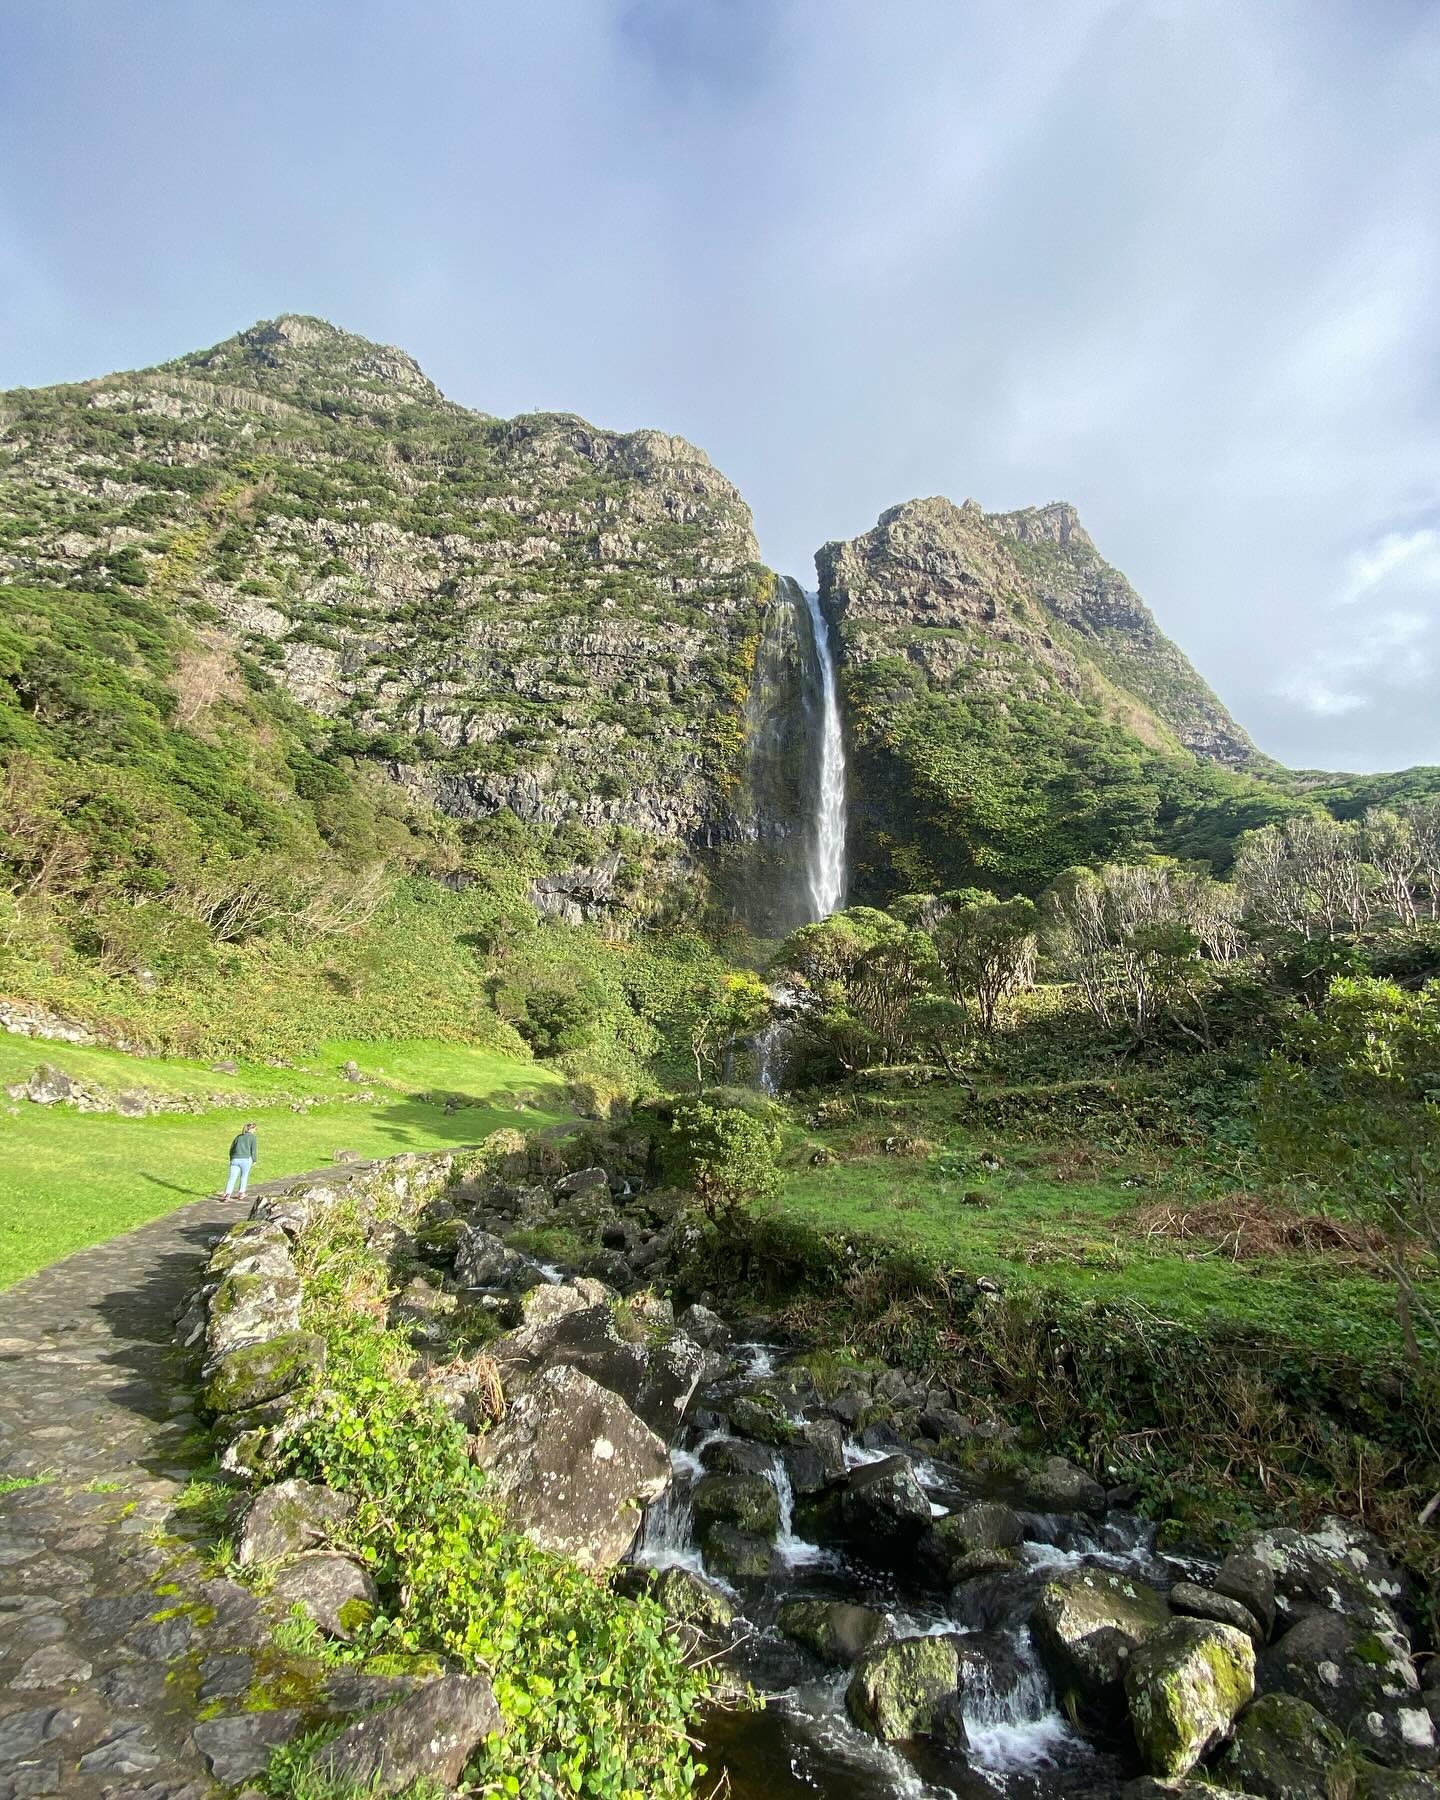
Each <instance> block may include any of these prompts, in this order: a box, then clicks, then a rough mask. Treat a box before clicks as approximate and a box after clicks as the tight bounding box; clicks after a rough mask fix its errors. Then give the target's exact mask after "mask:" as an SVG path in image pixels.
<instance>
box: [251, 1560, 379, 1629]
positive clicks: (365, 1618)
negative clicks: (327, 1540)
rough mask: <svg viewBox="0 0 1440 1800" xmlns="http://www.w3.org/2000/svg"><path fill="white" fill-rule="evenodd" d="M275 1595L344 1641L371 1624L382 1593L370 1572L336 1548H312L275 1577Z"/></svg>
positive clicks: (273, 1587) (287, 1606) (273, 1590)
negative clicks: (335, 1549)
mask: <svg viewBox="0 0 1440 1800" xmlns="http://www.w3.org/2000/svg"><path fill="white" fill-rule="evenodd" d="M270 1592H271V1594H272V1596H273V1597H274V1598H275V1599H276V1600H278V1601H279V1602H280V1604H281V1605H282V1606H284V1607H286V1608H287V1609H292V1610H293V1609H294V1608H296V1607H298V1608H299V1610H300V1611H301V1612H303V1613H304V1615H305V1616H306V1618H307V1619H311V1620H313V1621H314V1623H315V1624H316V1625H317V1626H318V1627H319V1629H320V1630H321V1631H322V1632H324V1634H325V1636H326V1637H331V1638H338V1639H339V1640H340V1642H341V1643H349V1641H350V1639H351V1638H352V1637H353V1636H354V1635H355V1633H356V1632H357V1631H358V1630H359V1629H360V1627H361V1626H362V1625H365V1624H368V1623H369V1621H370V1619H371V1618H372V1617H373V1616H374V1613H375V1608H376V1606H377V1605H378V1604H379V1600H380V1595H379V1593H378V1591H377V1589H376V1587H375V1583H374V1582H373V1581H372V1580H371V1579H370V1576H369V1573H368V1572H367V1571H366V1570H365V1569H362V1568H361V1567H360V1565H359V1563H357V1562H352V1561H351V1560H350V1558H349V1557H348V1556H341V1555H340V1554H339V1553H338V1552H336V1551H334V1550H312V1551H310V1552H309V1553H308V1554H306V1555H303V1556H298V1557H296V1559H295V1560H294V1562H291V1563H287V1564H286V1565H285V1567H284V1568H283V1569H281V1571H280V1573H279V1574H278V1575H277V1576H276V1577H275V1581H274V1585H273V1586H272V1587H271V1590H270Z"/></svg>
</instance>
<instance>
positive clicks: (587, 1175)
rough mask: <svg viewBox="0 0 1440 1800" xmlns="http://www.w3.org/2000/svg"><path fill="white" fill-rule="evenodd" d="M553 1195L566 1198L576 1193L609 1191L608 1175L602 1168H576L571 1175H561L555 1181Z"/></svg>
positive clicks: (605, 1192) (560, 1198)
mask: <svg viewBox="0 0 1440 1800" xmlns="http://www.w3.org/2000/svg"><path fill="white" fill-rule="evenodd" d="M554 1192H555V1197H556V1199H558V1200H568V1199H571V1198H572V1197H573V1196H575V1195H577V1194H605V1195H606V1196H608V1195H609V1193H610V1177H609V1176H608V1175H607V1174H606V1173H605V1171H604V1169H599V1168H595V1169H576V1171H575V1172H574V1174H573V1175H562V1176H561V1177H560V1179H559V1181H557V1182H556V1183H555V1189H554Z"/></svg>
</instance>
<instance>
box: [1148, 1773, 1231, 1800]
mask: <svg viewBox="0 0 1440 1800" xmlns="http://www.w3.org/2000/svg"><path fill="white" fill-rule="evenodd" d="M1120 1800H1257V1796H1256V1795H1254V1794H1241V1793H1238V1792H1237V1791H1236V1790H1235V1789H1234V1788H1228V1787H1225V1788H1222V1787H1213V1786H1212V1785H1211V1784H1210V1782H1208V1781H1183V1780H1182V1781H1157V1780H1156V1779H1155V1777H1154V1776H1153V1775H1142V1776H1140V1777H1139V1778H1138V1780H1135V1781H1127V1782H1126V1783H1125V1785H1124V1787H1122V1788H1121V1790H1120Z"/></svg>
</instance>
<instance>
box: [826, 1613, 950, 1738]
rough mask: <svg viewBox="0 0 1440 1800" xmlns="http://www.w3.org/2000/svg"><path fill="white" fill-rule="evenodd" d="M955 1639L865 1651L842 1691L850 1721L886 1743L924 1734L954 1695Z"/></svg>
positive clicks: (922, 1639) (901, 1642)
mask: <svg viewBox="0 0 1440 1800" xmlns="http://www.w3.org/2000/svg"><path fill="white" fill-rule="evenodd" d="M959 1641H960V1640H958V1639H957V1638H955V1637H952V1636H945V1637H913V1638H900V1639H898V1640H896V1642H894V1643H890V1644H879V1645H876V1646H874V1647H873V1648H872V1649H870V1650H867V1651H866V1652H865V1653H864V1655H863V1656H862V1657H861V1659H860V1661H859V1662H858V1663H857V1664H856V1665H855V1672H854V1674H853V1675H852V1676H851V1677H850V1685H849V1686H848V1687H847V1688H846V1690H845V1705H846V1707H847V1708H848V1710H849V1713H850V1717H851V1718H852V1719H853V1720H854V1721H855V1723H856V1724H857V1725H858V1726H859V1727H860V1729H861V1730H862V1731H868V1732H869V1733H870V1734H871V1736H872V1737H878V1738H882V1739H883V1740H884V1741H885V1742H886V1743H895V1742H897V1741H902V1740H904V1739H906V1738H914V1737H922V1736H925V1735H926V1734H927V1733H928V1732H929V1731H930V1730H931V1728H932V1726H933V1725H935V1724H936V1723H937V1721H938V1719H939V1718H940V1716H941V1714H942V1710H943V1709H944V1708H945V1704H946V1702H948V1701H950V1700H951V1699H953V1697H954V1695H955V1693H956V1690H957V1686H958V1683H959V1679H960V1658H959V1655H958V1654H957V1650H956V1645H957V1643H958V1642H959Z"/></svg>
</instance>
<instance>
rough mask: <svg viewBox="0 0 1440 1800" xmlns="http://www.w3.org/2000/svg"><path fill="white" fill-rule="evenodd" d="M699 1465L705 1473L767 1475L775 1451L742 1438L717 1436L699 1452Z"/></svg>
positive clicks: (772, 1462)
mask: <svg viewBox="0 0 1440 1800" xmlns="http://www.w3.org/2000/svg"><path fill="white" fill-rule="evenodd" d="M700 1466H701V1468H702V1469H704V1471H705V1473H706V1474H707V1475H768V1474H769V1473H770V1471H771V1469H773V1468H774V1467H775V1452H774V1451H773V1450H769V1449H767V1448H766V1447H765V1445H764V1444H747V1443H746V1442H745V1440H744V1439H743V1438H728V1437H727V1438H717V1439H716V1440H715V1442H714V1443H713V1444H706V1446H705V1448H704V1449H703V1450H702V1451H701V1452H700Z"/></svg>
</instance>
